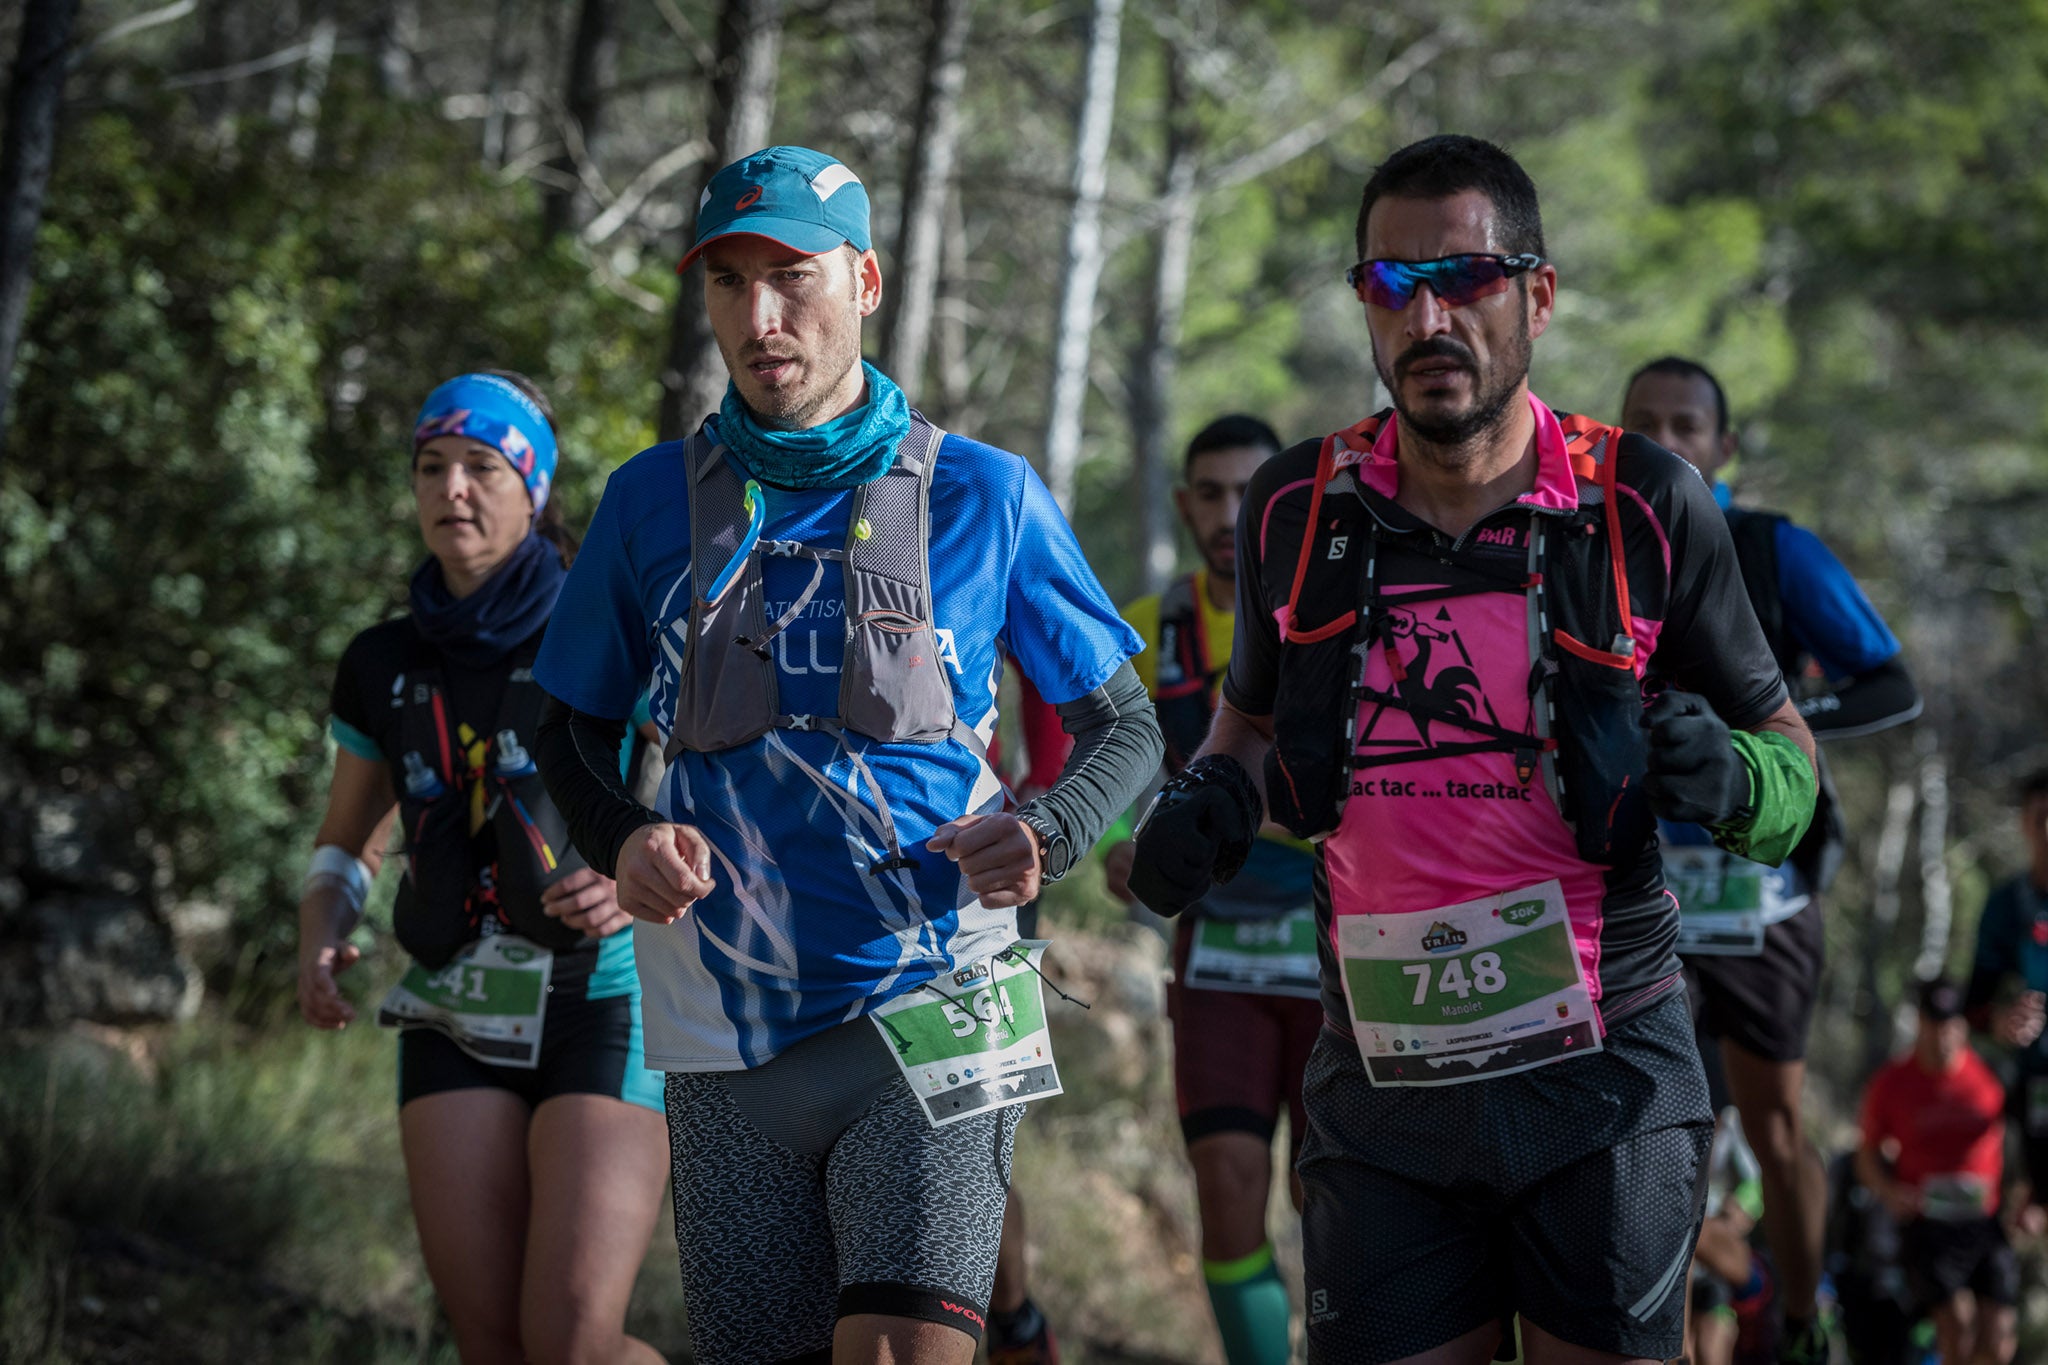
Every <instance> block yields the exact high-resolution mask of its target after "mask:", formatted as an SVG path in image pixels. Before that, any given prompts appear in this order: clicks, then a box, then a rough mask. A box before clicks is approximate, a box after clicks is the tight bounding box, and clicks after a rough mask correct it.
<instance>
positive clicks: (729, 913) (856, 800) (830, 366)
mask: <svg viewBox="0 0 2048 1365" xmlns="http://www.w3.org/2000/svg"><path fill="white" fill-rule="evenodd" d="M700 258H701V260H702V262H703V265H704V269H705V295H706V307H707V311H708V313H709V315H710V320H711V326H712V331H713V334H714V336H715V337H716V340H717V342H718V346H719V350H720V352H721V354H722V355H723V357H724V359H725V363H726V368H727V370H728V371H729V373H730V375H731V377H732V383H731V385H730V386H729V387H728V389H727V392H726V397H725V401H724V403H723V405H722V406H721V408H720V409H719V411H718V412H716V413H714V414H712V415H711V416H709V417H707V418H706V419H705V421H704V424H703V425H702V426H701V427H700V428H699V429H698V431H697V432H696V433H695V434H694V435H693V436H692V437H690V438H689V439H688V440H686V441H674V442H668V443H665V444H662V445H658V446H655V447H653V448H652V449H649V450H647V451H644V452H642V453H641V454H640V455H638V456H636V457H635V458H634V459H632V460H630V461H628V462H627V463H626V464H625V465H624V466H622V467H621V468H620V469H619V470H618V471H617V472H616V473H614V474H613V476H612V479H611V482H610V485H609V487H608V488H607V490H606V492H605V496H604V500H603V502H602V504H601V505H600V506H599V508H598V511H597V515H596V516H595V518H594V519H593V521H592V523H591V527H590V531H589V534H588V536H587V538H586V540H585V542H584V548H583V552H582V554H581V556H580V557H579V558H578V559H577V562H576V565H575V567H574V569H573V570H572V572H571V573H570V576H569V580H568V583H567V585H566V586H565V587H564V589H563V594H562V600H561V605H560V608H559V610H558V611H557V613H556V616H555V620H554V625H553V627H552V628H551V629H550V631H549V633H548V636H547V639H546V642H545V644H544V645H543V648H542V650H541V656H540V659H539V661H538V663H537V664H536V665H535V674H536V676H537V677H538V679H539V680H540V682H541V684H542V686H543V687H545V688H546V689H547V690H548V691H549V692H550V693H551V694H552V695H553V696H554V697H555V698H557V699H558V704H557V706H556V708H555V709H554V711H553V712H551V715H550V720H549V722H548V723H547V724H545V725H544V726H543V730H542V737H541V743H540V754H539V759H540V763H541V768H542V771H543V773H544V774H545V776H546V777H547V780H548V783H549V786H550V789H551V790H552V791H553V792H554V793H555V796H556V800H557V801H558V803H559V804H560V805H561V807H562V809H563V811H564V812H565V813H566V814H567V816H568V818H569V821H570V827H571V832H572V835H573V837H574V838H575V840H576V844H577V846H578V848H580V849H581V850H582V851H583V852H584V855H585V856H586V857H588V858H589V859H590V861H591V863H592V865H593V866H595V867H599V868H600V869H602V870H604V871H606V872H611V873H613V874H614V875H616V877H617V878H618V883H619V900H620V904H621V905H623V906H624V907H625V908H626V909H627V910H628V911H630V912H631V913H633V914H634V915H636V916H637V917H639V918H640V919H642V920H645V921H648V922H649V924H650V925H652V926H654V927H651V928H650V927H646V926H643V928H642V931H641V934H640V939H639V946H640V952H641V957H640V970H641V981H642V985H643V990H644V998H645V1009H646V1027H647V1060H648V1065H649V1066H650V1067H653V1068H656V1069H658V1070H662V1071H665V1072H667V1073H668V1075H667V1102H668V1116H669V1133H670V1146H671V1151H672V1159H673V1166H674V1188H675V1204H676V1238H677V1244H678V1246H679V1248H680V1251H681V1260H682V1274H683V1284H684V1290H685V1294H686V1297H687V1298H688V1301H689V1309H690V1327H691V1334H692V1340H693V1344H694V1346H695V1348H696V1351H697V1355H698V1358H699V1359H700V1360H701V1361H703V1362H705V1363H706V1365H720V1362H726V1361H748V1362H753V1361H779V1360H793V1359H803V1360H811V1359H817V1360H824V1359H827V1358H828V1353H829V1358H836V1359H840V1360H869V1359H894V1360H898V1361H917V1362H934V1363H937V1362H957V1363H958V1365H966V1362H967V1361H969V1360H970V1359H971V1358H972V1356H973V1353H974V1348H975V1343H976V1341H977V1340H978V1338H979V1335H980V1331H981V1328H982V1325H983V1317H984V1315H985V1313H986V1312H987V1308H988V1296H989V1288H990V1283H991V1279H992V1277H993V1274H994V1269H995V1261H996V1250H997V1238H998V1234H999V1232H1000V1228H1001V1222H1002V1213H1003V1203H1004V1193H1005V1189H1006V1187H1007V1184H1008V1180H1009V1166H1010V1151H1011V1144H1012V1141H1013V1139H1014V1135H1015V1131H1016V1123H1017V1119H1018V1116H1019V1114H1020V1112H1021V1111H1020V1108H1019V1107H1018V1106H1019V1104H1020V1103H1021V1102H1022V1101H1023V1100H1026V1099H1029V1098H1033V1097H1035V1096H1038V1095H1044V1094H1050V1093H1057V1089H1058V1077H1057V1070H1056V1064H1055V1062H1054V1060H1053V1058H1052V1055H1051V1048H1050V1044H1049V1041H1048V1040H1047V1037H1046V1034H1045V1031H1044V1028H1043V1022H1042V1021H1043V1010H1042V1004H1041V996H1040V992H1039V985H1038V983H1039V978H1038V977H1037V976H1036V975H1035V974H1034V969H1035V967H1036V964H1037V959H1038V956H1039V953H1040V951H1041V948H1040V946H1039V945H1036V944H1028V945H1026V946H1023V947H1016V948H1013V945H1015V944H1016V943H1017V941H1018V934H1017V925H1016V907H1017V906H1020V905H1022V904H1024V903H1026V902H1028V901H1030V900H1031V899H1032V898H1033V897H1034V896H1036V895H1037V894H1038V891H1039V887H1040V884H1041V882H1042V881H1043V880H1046V879H1049V878H1056V877H1058V876H1059V875H1061V874H1062V873H1063V872H1064V871H1065V869H1066V867H1067V865H1068V863H1069V862H1070V861H1071V859H1072V852H1071V851H1072V850H1074V849H1085V848H1087V847H1089V846H1090V845H1092V844H1093V843H1094V842H1095V840H1096V839H1097V838H1098V837H1100V835H1101V833H1102V830H1103V829H1104V828H1105V827H1106V826H1107V825H1108V823H1109V821H1110V820H1111V819H1112V818H1114V816H1115V814H1116V813H1117V812H1118V811H1119V810H1120V809H1121V808H1122V807H1123V806H1124V805H1125V804H1127V803H1128V802H1129V801H1130V800H1131V799H1132V798H1133V797H1134V796H1135V795H1136V794H1137V792H1138V791H1139V789H1140V788H1141V787H1142V785H1143V783H1144V782H1145V780H1146V778H1147V777H1148V776H1149V775H1150V773H1151V772H1152V770H1153V768H1154V767H1155V766H1156V765H1157V763H1158V761H1159V756H1160V753H1161V744H1160V740H1159V733H1158V727H1157V724H1156V722H1155V721H1154V719H1153V716H1152V711H1151V706H1150V704H1149V702H1148V701H1147V699H1146V697H1145V692H1144V688H1143V687H1142V685H1141V684H1139V682H1138V681H1137V678H1136V676H1135V675H1134V674H1133V672H1132V670H1131V668H1130V666H1129V663H1128V662H1127V661H1128V659H1129V658H1130V656H1131V655H1132V654H1134V653H1136V652H1137V650H1138V648H1139V641H1138V640H1137V638H1136V636H1134V635H1133V634H1132V633H1131V631H1130V630H1129V628H1128V627H1126V626H1125V625H1124V624H1123V623H1122V621H1120V620H1119V619H1118V617H1117V613H1116V610H1115V608H1114V607H1113V606H1112V605H1111V603H1110V601H1109V599H1108V597H1107V595H1106V594H1105V593H1104V592H1103V590H1102V588H1101V586H1100V585H1099V584H1098V583H1097V581H1096V579H1095V576H1094V574H1093V573H1092V572H1091V571H1090V569H1089V567H1088V565H1087V562H1086V561H1085V559H1083V557H1082V555H1081V552H1080V548H1079V546H1078V545H1077V544H1076V542H1075V540H1074V537H1073V533H1072V531H1071V530H1070V528H1069V527H1068V526H1067V523H1066V521H1065V519H1064V518H1063V517H1062V516H1061V515H1060V512H1059V510H1058V508H1057V507H1056V506H1055V505H1054V504H1053V501H1052V499H1051V497H1050V496H1049V495H1048V494H1047V492H1046V490H1045V487H1044V485H1043V484H1042V483H1040V481H1039V479H1038V477H1037V476H1036V475H1035V474H1034V473H1033V472H1032V471H1031V469H1030V467H1029V466H1028V465H1026V464H1025V462H1024V461H1023V460H1021V459H1019V458H1018V457H1017V456H1015V455H1011V454H1008V453H1006V452H1004V451H1000V450H996V449H993V448H991V447H989V446H985V445H982V444H980V443H978V442H975V441H971V440H968V439H966V438H964V437H961V436H957V435H950V434H946V433H941V432H937V431H936V430H935V429H934V428H932V427H931V426H930V425H929V424H927V423H926V422H925V421H924V420H923V419H922V418H921V417H920V416H918V415H917V414H915V413H913V412H912V411H911V410H910V408H909V405H908V403H907V402H906V401H905V399H904V396H903V394H902V391H901V390H900V389H898V388H897V387H896V385H895V384H894V383H892V382H891V381H890V380H889V378H888V377H887V376H886V375H884V374H882V373H881V372H880V371H879V370H877V369H875V368H874V367H873V366H872V365H866V364H864V363H862V361H861V359H860V341H861V320H862V319H863V318H865V317H866V316H868V315H869V314H870V313H872V312H873V311H874V310H875V308H876V307H877V306H878V305H879V304H880V301H881V292H882V276H881V268H880V266H879V264H878V262H877V260H876V257H875V254H874V252H873V251H872V250H871V249H870V246H869V233H868V202H867V194H866V191H865V189H864V188H863V187H862V185H861V182H860V180H859V179H858V177H857V176H855V174H854V173H853V172H852V171H851V170H849V169H848V168H847V167H845V166H843V165H841V164H840V163H839V162H837V161H835V160H833V159H832V158H831V157H829V156H825V155H822V154H820V153H818V152H814V151H810V150H807V149H804V148H799V147H775V148H770V149H768V150H767V151H764V152H758V153H755V154H753V155H751V156H748V157H746V158H744V159H742V160H740V161H738V162H735V163H733V164H732V165H730V166H727V167H725V168H724V169H723V170H721V171H720V172H719V173H718V174H717V176H715V177H714V178H713V180H712V182H711V184H710V186H709V187H708V188H707V189H706V191H705V196H704V199H703V202H702V205H701V207H700V210H699V215H698V229H697V237H696V242H695V244H694V245H693V247H692V248H691V250H690V252H689V254H688V255H687V256H685V257H684V260H683V266H684V268H686V269H687V268H689V267H690V266H691V265H692V264H693V263H694V262H696V261H698V260H699V259H700ZM1006 657H1007V658H1014V659H1015V660H1016V661H1017V663H1018V664H1019V666H1020V667H1021V668H1022V670H1023V672H1024V673H1025V675H1026V676H1027V677H1029V678H1030V679H1031V680H1032V682H1033V683H1034V684H1036V686H1037V687H1038V689H1039V691H1040V692H1041V693H1042V694H1043V695H1044V696H1045V698H1046V699H1047V700H1048V701H1050V702H1052V703H1053V704H1054V705H1055V706H1056V707H1057V708H1058V709H1059V710H1060V713H1061V716H1062V720H1063V723H1064V725H1065V726H1066V728H1067V729H1068V731H1069V732H1070V733H1072V734H1074V736H1075V741H1076V742H1075V748H1074V753H1073V755H1072V757H1070V758H1069V760H1068V762H1067V765H1066V767H1065V768H1064V769H1063V771H1062V775H1061V778H1060V780H1059V781H1058V782H1056V783H1055V784H1054V785H1053V787H1052V788H1051V790H1049V791H1047V792H1045V793H1044V794H1043V795H1041V796H1038V797H1036V798H1035V799H1033V800H1031V801H1028V802H1026V803H1024V804H1023V805H1022V806H1020V807H1018V808H1017V809H1016V810H1015V811H1014V812H1011V811H1008V810H1007V809H1006V807H1007V804H1008V803H1007V798H1006V794H1005V792H1004V790H1003V787H1002V783H1001V782H1000V781H999V780H998V779H997V777H996V775H995V773H994V771H993V770H992V769H991V768H990V766H989V764H988V762H987V757H986V753H987V751H986V746H987V742H988V738H989V736H990V734H991V733H992V731H993V728H994V724H995V719H996V685H997V680H998V678H999V677H1000V674H1001V669H1002V667H1003V663H1004V660H1005V658H1006ZM643 687H645V688H647V689H648V690H649V691H650V693H651V707H652V713H653V716H654V719H655V723H656V725H657V727H658V728H660V730H661V732H662V735H663V739H664V742H665V746H666V752H665V756H666V757H667V759H668V760H669V764H668V768H667V772H666V774H665V776H664V779H663V783H662V788H661V794H660V799H659V801H658V803H657V805H658V809H657V810H647V809H645V808H644V807H641V806H640V805H639V804H638V803H636V802H634V801H632V800H631V799H630V797H628V796H627V795H626V793H625V792H624V790H623V789H622V788H621V787H620V785H619V783H618V781H617V769H616V767H615V766H614V765H612V764H611V763H610V762H609V755H610V754H612V753H615V752H616V747H615V743H614V741H613V740H612V738H611V737H612V736H616V735H617V734H618V733H619V732H620V728H621V727H622V726H623V724H624V723H625V720H626V718H627V716H628V713H629V712H630V710H631V708H632V705H633V701H634V698H635V697H636V696H637V695H638V694H639V693H640V691H641V690H642V688H643Z"/></svg>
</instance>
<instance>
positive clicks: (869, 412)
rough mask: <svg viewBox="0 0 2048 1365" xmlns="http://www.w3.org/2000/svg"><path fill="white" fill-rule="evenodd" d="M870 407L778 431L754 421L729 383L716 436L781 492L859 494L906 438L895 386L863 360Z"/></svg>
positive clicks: (906, 417)
mask: <svg viewBox="0 0 2048 1365" xmlns="http://www.w3.org/2000/svg"><path fill="white" fill-rule="evenodd" d="M860 367H861V372H862V373H863V374H864V375H866V376H867V382H868V402H867V406H866V407H862V408H855V409H854V410H853V411H852V412H849V413H847V414H846V415H845V416H843V417H835V418H833V419H832V420H831V421H829V422H826V423H825V424H823V425H822V426H815V427H807V428H805V429H804V430H802V431H776V430H773V429H771V428H768V427H764V426H762V425H761V424H760V422H758V421H756V420H755V418H754V414H753V412H752V410H751V409H749V408H748V407H747V405H746V404H745V403H744V402H742V401H741V399H740V393H739V390H738V389H737V388H735V387H734V386H733V385H732V384H731V383H728V384H727V385H726V386H725V402H723V403H722V404H720V405H719V409H718V434H719V435H720V436H721V437H723V438H724V440H725V444H726V445H727V447H729V448H730V449H731V451H732V453H733V454H734V455H736V456H738V457H739V461H740V463H741V464H743V465H745V466H746V467H747V472H748V473H750V474H752V475H753V476H754V477H755V478H757V479H760V480H761V481H762V482H764V483H771V484H775V485H776V486H778V487H781V488H799V489H809V488H857V487H859V486H860V485H861V484H864V483H871V482H873V481H874V480H876V479H879V478H880V477H882V475H883V474H884V473H885V472H887V470H888V468H889V466H890V465H891V464H892V463H894V462H895V459H896V446H897V444H898V443H899V442H900V441H902V439H903V438H904V437H905V436H906V435H908V434H909V432H910V400H908V399H907V398H905V397H904V396H903V390H901V389H899V388H897V387H896V384H895V381H894V380H892V379H890V378H889V376H888V375H885V374H883V373H882V372H881V371H880V370H878V369H876V368H875V367H874V366H872V365H870V364H868V363H867V362H866V361H865V360H863V361H862V362H861V366H860Z"/></svg>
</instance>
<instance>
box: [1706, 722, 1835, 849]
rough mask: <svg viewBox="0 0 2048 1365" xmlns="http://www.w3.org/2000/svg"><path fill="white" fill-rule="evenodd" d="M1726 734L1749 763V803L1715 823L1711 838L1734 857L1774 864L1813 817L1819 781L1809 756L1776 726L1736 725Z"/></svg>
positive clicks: (1743, 759) (1746, 766)
mask: <svg viewBox="0 0 2048 1365" xmlns="http://www.w3.org/2000/svg"><path fill="white" fill-rule="evenodd" d="M1728 738H1729V741H1730V742H1731V743H1733V744H1734V745H1735V752H1736V753H1738V754H1740V755H1742V766H1744V767H1745V768H1747V769H1749V806H1748V809H1747V810H1746V811H1745V812H1743V813H1742V814H1739V815H1737V816H1735V818H1733V819H1731V820H1728V821H1726V822H1724V823H1722V824H1718V825H1715V826H1714V828H1713V834H1714V842H1715V843H1716V844H1717V845H1719V846H1720V847H1721V848H1724V849H1726V850H1727V851H1728V852H1730V853H1733V854H1735V855H1736V856H1737V857H1739V858H1747V859H1749V860H1750V861H1751V862H1757V863H1765V864H1768V865H1769V866H1771V867H1776V866H1778V865H1779V864H1780V863H1782V862H1784V861H1785V859H1786V858H1788V857H1790V856H1791V854H1792V850H1793V849H1794V848H1796V847H1798V845H1799V841H1800V839H1801V838H1803V837H1804V836H1805V834H1806V827H1807V826H1808V825H1809V824H1811V823H1812V822H1813V802H1814V798H1815V796H1816V795H1817V794H1818V792H1819V786H1820V784H1819V781H1818V779H1817V778H1816V777H1815V776H1814V771H1813V761H1812V760H1811V759H1809V758H1808V757H1807V756H1806V753H1805V751H1804V750H1802V749H1801V748H1800V747H1799V746H1798V745H1797V744H1794V743H1793V742H1792V741H1791V740H1790V739H1789V738H1787V737H1786V736H1784V735H1781V734H1779V733H1778V732H1777V731H1775V730H1761V731H1752V730H1736V731H1734V732H1732V733H1731V734H1730V735H1729V737H1728Z"/></svg>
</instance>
